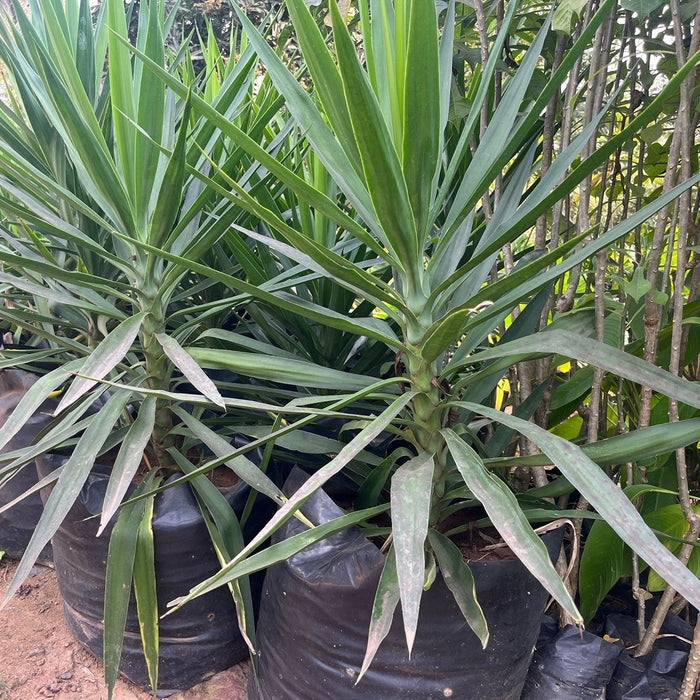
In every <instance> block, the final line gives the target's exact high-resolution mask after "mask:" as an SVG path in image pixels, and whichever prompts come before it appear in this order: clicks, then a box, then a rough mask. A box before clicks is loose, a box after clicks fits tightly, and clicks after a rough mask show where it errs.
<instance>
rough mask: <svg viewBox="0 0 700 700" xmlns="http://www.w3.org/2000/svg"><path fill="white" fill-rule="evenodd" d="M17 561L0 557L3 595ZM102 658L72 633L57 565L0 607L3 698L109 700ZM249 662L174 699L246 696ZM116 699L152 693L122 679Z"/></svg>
mask: <svg viewBox="0 0 700 700" xmlns="http://www.w3.org/2000/svg"><path fill="white" fill-rule="evenodd" d="M15 568H16V562H13V561H9V560H4V559H3V560H2V561H0V598H2V596H3V595H4V593H5V591H6V590H7V587H8V584H9V582H10V580H11V579H12V574H13V573H14V570H15ZM102 675H103V667H102V662H101V661H100V660H99V659H97V658H95V657H94V656H93V655H92V654H91V653H90V652H89V651H87V650H85V649H84V648H83V647H81V646H80V645H79V644H78V643H77V642H76V641H75V640H74V639H73V637H72V636H71V634H70V632H69V631H68V628H67V627H66V624H65V622H64V619H63V612H62V605H61V599H60V596H59V593H58V585H57V583H56V575H55V573H54V571H53V569H50V568H47V567H36V568H35V570H34V572H33V575H32V576H30V577H29V578H28V579H27V580H26V582H25V583H24V584H23V585H22V587H21V588H20V590H19V592H18V593H17V594H16V595H15V596H14V597H13V598H12V600H10V602H9V603H8V604H7V606H6V607H5V608H4V609H3V610H2V611H0V700H41V698H56V700H107V690H106V686H105V684H104V681H103V679H102ZM247 676H248V663H247V662H244V663H241V664H238V665H237V666H233V667H232V668H230V669H228V670H226V671H223V672H222V673H219V674H217V675H215V676H213V677H212V678H210V679H209V680H207V681H205V682H204V683H200V684H199V685H197V686H195V687H194V688H191V689H190V690H186V691H183V692H181V693H177V694H175V695H171V696H170V698H171V700H246V698H247V694H246V690H245V687H246V682H247ZM113 698H114V700H146V699H147V698H149V699H150V700H152V699H153V695H152V694H150V693H149V692H148V691H146V690H144V689H143V688H139V687H138V686H136V685H134V684H133V683H131V682H130V681H128V680H126V679H121V678H120V679H119V681H118V682H117V686H116V689H115V692H114V695H113Z"/></svg>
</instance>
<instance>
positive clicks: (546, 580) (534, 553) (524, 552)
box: [442, 402, 581, 620]
mask: <svg viewBox="0 0 700 700" xmlns="http://www.w3.org/2000/svg"><path fill="white" fill-rule="evenodd" d="M462 405H463V406H464V407H465V408H467V407H469V408H470V410H474V409H473V408H472V406H477V405H478V404H467V403H466V402H462ZM484 408H485V407H484ZM494 413H499V412H498V411H494ZM489 414H490V411H489V413H487V415H489ZM518 422H519V423H520V422H522V423H526V424H527V425H531V424H530V423H528V422H527V421H523V420H522V419H518ZM543 432H546V431H543ZM442 434H443V435H444V436H445V441H446V442H447V447H448V449H449V450H450V454H451V455H452V458H453V459H454V460H455V464H456V465H457V469H458V470H459V473H460V474H461V475H462V478H463V479H464V483H465V484H466V485H467V487H468V488H469V490H470V491H471V492H472V493H473V494H474V496H476V498H478V499H479V502H480V503H481V504H482V505H483V506H484V509H485V510H486V512H487V514H488V516H489V518H490V520H491V522H492V523H493V526H494V527H495V528H496V529H497V530H498V533H499V534H500V535H501V537H502V538H503V540H504V542H505V543H506V544H507V545H508V547H510V549H511V550H512V551H513V553H514V554H515V555H516V556H517V557H518V559H520V561H521V562H522V563H523V564H524V565H525V566H526V567H527V569H529V571H530V572H531V573H532V574H533V576H535V577H536V578H537V580H538V581H539V582H540V583H541V584H542V585H543V586H544V588H546V589H547V591H549V593H550V594H551V595H552V596H553V597H554V598H555V599H556V600H557V602H558V603H559V604H560V605H561V606H562V607H563V608H564V609H565V610H566V611H567V612H568V613H569V615H571V617H573V619H574V620H581V614H580V613H579V611H578V609H577V607H576V604H575V603H574V601H573V599H572V598H571V594H570V593H569V591H568V589H567V587H566V586H565V585H564V582H563V581H562V580H561V578H560V577H559V574H558V573H557V571H556V569H555V568H554V565H553V564H552V561H551V559H550V557H549V552H548V551H547V548H546V547H545V545H544V543H543V542H542V540H541V539H540V538H539V537H538V536H537V535H536V534H535V532H534V531H533V529H532V527H531V526H530V524H529V523H528V521H527V518H525V516H524V515H523V512H522V510H521V509H520V506H519V504H518V502H517V500H516V498H515V496H514V495H513V493H512V492H511V490H510V489H509V488H508V486H507V485H506V483H505V482H504V481H502V480H501V479H499V478H498V477H496V476H494V475H493V474H492V473H491V472H489V471H488V470H487V469H486V468H485V467H484V463H483V462H482V460H481V458H480V457H479V455H478V454H477V453H476V452H475V451H474V450H473V449H472V447H470V446H469V445H468V444H467V443H466V442H464V441H463V440H462V439H461V438H460V437H459V436H458V435H457V434H456V433H455V432H454V431H453V430H451V429H449V428H446V429H444V430H443V431H442ZM547 434H548V433H547Z"/></svg>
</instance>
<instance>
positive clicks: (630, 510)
mask: <svg viewBox="0 0 700 700" xmlns="http://www.w3.org/2000/svg"><path fill="white" fill-rule="evenodd" d="M456 405H458V406H460V405H461V406H462V407H463V408H466V409H468V410H470V411H479V412H480V413H481V414H482V415H484V416H486V417H487V418H492V419H493V420H495V421H497V422H500V423H504V424H506V425H510V426H511V427H513V428H514V429H515V430H517V431H518V432H519V433H521V434H522V435H524V436H525V437H527V438H528V439H530V440H532V442H534V443H535V444H536V445H537V446H538V447H539V448H540V449H541V450H542V451H543V452H544V453H545V454H546V455H547V456H548V457H549V458H550V459H551V460H552V462H553V463H554V464H555V465H556V466H557V467H558V468H559V471H561V473H562V474H563V475H564V476H565V477H566V478H567V479H568V480H569V481H570V482H571V484H572V485H573V486H574V487H575V488H576V489H577V490H578V491H579V492H580V493H581V494H582V495H583V496H585V498H586V499H587V500H588V502H589V503H590V504H591V506H592V507H593V508H595V510H597V511H598V513H600V515H602V516H603V517H604V518H605V521H606V522H607V523H608V524H609V525H610V526H611V527H612V528H613V530H615V532H617V534H618V535H619V536H620V537H621V538H622V539H623V540H624V542H626V543H627V544H628V545H629V546H630V547H631V548H632V549H633V550H634V551H635V552H637V554H638V555H639V556H640V557H641V558H642V559H644V561H646V562H647V563H648V564H649V565H650V566H652V567H653V568H655V569H656V570H657V571H663V572H664V575H665V576H666V579H667V581H668V582H669V584H671V585H672V586H673V587H674V588H675V589H676V590H677V591H678V592H679V593H680V594H681V595H682V596H684V597H685V598H686V599H687V600H688V602H689V603H690V604H691V605H694V606H695V607H698V608H700V586H698V580H697V578H696V577H695V576H694V575H693V574H692V573H691V572H690V571H688V569H687V568H686V567H685V566H683V564H681V563H680V562H679V561H678V559H676V557H674V556H673V555H672V554H671V553H670V552H669V551H668V549H666V547H664V545H663V544H661V543H660V542H659V540H658V539H657V538H656V535H654V533H653V532H652V531H651V530H650V529H649V527H648V525H647V524H646V523H645V522H644V521H643V520H642V517H641V516H640V515H639V513H638V512H637V509H636V508H635V507H634V506H633V505H632V503H630V501H629V499H628V498H627V497H626V496H625V495H624V494H623V493H622V491H620V489H619V488H618V487H617V485H616V484H614V483H613V482H612V481H611V480H610V479H609V478H608V477H607V475H606V474H605V473H604V472H603V471H602V470H601V469H600V467H598V465H597V464H595V462H593V461H591V460H590V459H589V458H588V457H587V456H586V454H585V453H584V452H583V450H581V449H580V448H579V447H577V446H576V445H574V444H572V443H570V442H567V441H566V440H562V439H561V438H558V437H556V436H555V435H552V434H551V433H548V432H547V431H546V430H544V429H542V428H540V427H539V426H537V425H535V424H534V423H529V422H527V421H524V420H520V419H518V418H515V417H513V416H509V415H508V414H506V413H501V412H500V411H496V410H494V409H492V408H489V407H487V406H483V405H480V404H470V403H457V404H456Z"/></svg>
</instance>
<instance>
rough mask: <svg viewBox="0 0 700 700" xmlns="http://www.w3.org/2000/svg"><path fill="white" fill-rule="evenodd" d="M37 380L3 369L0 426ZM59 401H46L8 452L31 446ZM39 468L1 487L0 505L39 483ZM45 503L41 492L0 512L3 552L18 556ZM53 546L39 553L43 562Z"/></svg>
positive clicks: (0, 374)
mask: <svg viewBox="0 0 700 700" xmlns="http://www.w3.org/2000/svg"><path fill="white" fill-rule="evenodd" d="M37 379H38V377H37V375H35V374H32V373H31V372H25V371H24V370H20V369H6V370H2V371H0V429H1V428H2V426H3V425H4V424H5V422H6V421H7V419H8V417H9V416H10V414H11V413H12V411H14V409H15V408H16V407H17V404H18V403H19V402H20V401H21V399H22V397H23V396H24V395H25V394H26V393H27V391H28V390H29V389H30V388H31V386H32V385H33V384H34V383H35V382H36V380H37ZM57 405H58V402H57V401H55V400H51V399H50V400H49V401H46V402H45V403H44V404H43V405H42V406H41V408H40V409H39V411H37V412H36V413H35V414H34V415H33V416H31V418H30V419H29V420H28V421H27V423H26V424H25V425H24V427H23V428H22V430H20V432H19V433H18V434H17V435H15V437H14V438H12V440H10V441H9V442H8V443H7V445H6V446H5V447H4V448H3V450H2V454H7V453H9V452H13V451H14V450H18V449H20V448H23V447H26V446H27V445H30V444H31V443H32V441H33V440H34V438H36V436H37V435H38V434H39V433H40V432H41V431H42V430H43V429H44V428H46V427H47V426H48V425H49V423H50V422H51V420H52V418H51V413H52V412H53V411H54V409H55V408H56V406H57ZM36 481H37V478H36V468H35V466H34V464H33V463H31V464H28V465H26V466H25V467H23V468H22V469H21V470H20V471H18V472H16V473H15V475H14V476H13V477H12V478H11V479H10V480H9V481H7V482H6V483H5V484H3V486H2V487H1V488H0V508H1V507H3V506H5V505H7V504H8V503H11V502H12V501H14V500H15V499H16V498H19V497H20V496H21V495H22V494H24V493H25V492H26V491H28V490H29V489H30V488H32V486H34V485H35V484H36ZM42 511H43V504H42V502H41V497H40V496H39V494H38V493H35V494H33V495H31V496H27V498H24V499H23V500H21V501H19V502H18V503H16V504H15V505H14V506H12V508H10V509H9V510H7V511H5V512H3V513H0V551H4V552H5V554H6V555H7V556H8V557H11V558H16V559H19V558H20V557H21V556H22V554H24V550H25V549H26V547H27V544H29V540H30V539H31V536H32V533H33V532H34V528H35V527H36V524H37V522H38V521H39V518H40V517H41V513H42ZM51 559H52V555H51V545H47V546H46V547H45V548H44V550H43V551H42V552H41V554H40V555H39V558H38V561H39V562H40V563H44V564H46V563H49V562H51Z"/></svg>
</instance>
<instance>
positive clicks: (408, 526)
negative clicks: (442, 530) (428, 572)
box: [391, 452, 435, 658]
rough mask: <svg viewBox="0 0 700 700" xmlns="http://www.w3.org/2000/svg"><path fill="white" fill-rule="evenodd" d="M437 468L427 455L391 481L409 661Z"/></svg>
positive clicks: (392, 520) (402, 467) (400, 588)
mask: <svg viewBox="0 0 700 700" xmlns="http://www.w3.org/2000/svg"><path fill="white" fill-rule="evenodd" d="M434 468H435V465H434V461H433V455H432V454H428V453H427V452H426V453H422V454H419V455H417V456H416V457H414V458H413V459H410V460H408V462H405V463H404V464H402V465H401V466H400V467H399V468H398V469H397V470H396V471H395V472H394V475H393V476H392V478H391V523H392V533H393V535H394V549H395V553H396V570H397V574H398V582H399V592H400V594H401V612H402V613H403V622H404V631H405V633H406V645H407V646H408V655H409V658H410V656H411V650H412V649H413V642H414V640H415V637H416V628H417V627H418V612H419V610H420V600H421V597H422V595H423V584H424V582H425V539H426V537H427V535H428V520H429V518H430V503H431V496H432V492H433V489H432V483H433V470H434Z"/></svg>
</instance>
